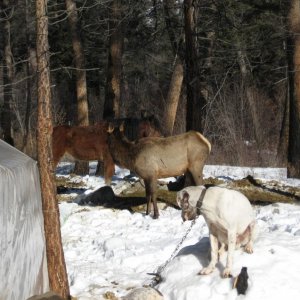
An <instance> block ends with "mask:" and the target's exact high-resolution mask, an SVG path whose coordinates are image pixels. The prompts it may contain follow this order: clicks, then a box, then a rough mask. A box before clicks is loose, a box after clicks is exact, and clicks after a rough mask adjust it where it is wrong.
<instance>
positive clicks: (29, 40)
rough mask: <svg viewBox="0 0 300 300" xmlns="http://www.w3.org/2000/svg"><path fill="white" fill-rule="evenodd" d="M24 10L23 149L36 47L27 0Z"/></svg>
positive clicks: (33, 77) (23, 147)
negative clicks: (24, 100)
mask: <svg viewBox="0 0 300 300" xmlns="http://www.w3.org/2000/svg"><path fill="white" fill-rule="evenodd" d="M25 9H26V12H25V20H26V25H25V26H26V44H27V57H28V62H27V64H26V73H27V80H26V87H27V89H26V111H25V119H24V135H23V143H22V146H21V149H22V150H23V151H24V149H25V147H26V145H27V142H28V134H29V119H30V113H31V98H32V87H33V85H34V84H36V82H35V81H36V77H35V74H36V68H37V66H36V49H35V47H34V37H33V35H34V34H33V28H32V26H31V25H30V24H31V17H30V12H31V11H32V7H31V3H30V1H29V0H26V8H25Z"/></svg>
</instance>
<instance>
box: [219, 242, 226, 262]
mask: <svg viewBox="0 0 300 300" xmlns="http://www.w3.org/2000/svg"><path fill="white" fill-rule="evenodd" d="M225 251H226V245H225V244H224V243H221V245H220V248H219V251H218V254H219V260H220V257H221V255H222V254H223V253H225Z"/></svg>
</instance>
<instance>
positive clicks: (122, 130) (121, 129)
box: [119, 121, 125, 132]
mask: <svg viewBox="0 0 300 300" xmlns="http://www.w3.org/2000/svg"><path fill="white" fill-rule="evenodd" d="M124 126H125V125H124V121H122V123H121V124H120V126H119V130H120V132H124Z"/></svg>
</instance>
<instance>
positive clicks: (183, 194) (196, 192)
mask: <svg viewBox="0 0 300 300" xmlns="http://www.w3.org/2000/svg"><path fill="white" fill-rule="evenodd" d="M204 188H205V187H204V186H190V187H186V188H184V189H183V190H181V191H179V192H178V193H177V203H178V205H179V207H180V208H181V209H182V213H181V217H182V220H183V221H188V220H194V219H195V218H196V217H197V202H198V200H199V198H200V195H201V192H202V190H203V189H204Z"/></svg>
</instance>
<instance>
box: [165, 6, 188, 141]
mask: <svg viewBox="0 0 300 300" xmlns="http://www.w3.org/2000/svg"><path fill="white" fill-rule="evenodd" d="M163 3H164V15H165V22H166V28H167V30H168V34H169V39H170V42H171V46H172V49H173V54H174V57H175V65H174V70H173V74H172V77H171V81H170V86H169V91H168V95H167V99H166V105H165V108H164V116H163V120H164V121H165V130H164V134H165V135H166V136H169V135H172V134H173V129H174V123H175V119H176V113H177V107H178V103H179V99H180V94H181V88H182V82H183V76H184V75H183V74H184V70H183V65H182V60H183V59H184V56H183V51H182V49H181V48H182V38H181V37H179V43H178V42H177V40H176V34H175V32H174V30H173V28H174V26H176V24H177V23H178V22H177V20H176V17H175V15H174V14H172V13H171V12H172V11H171V8H172V7H174V5H175V1H174V0H164V1H163Z"/></svg>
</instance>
